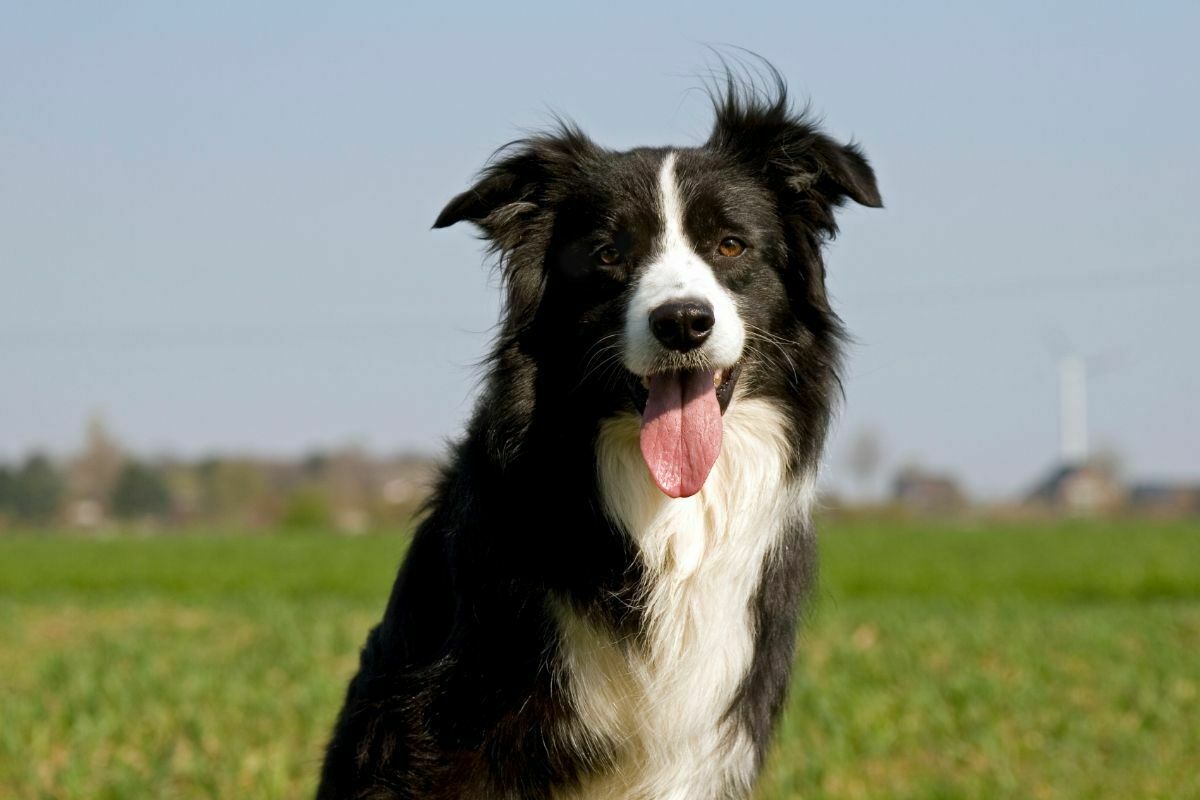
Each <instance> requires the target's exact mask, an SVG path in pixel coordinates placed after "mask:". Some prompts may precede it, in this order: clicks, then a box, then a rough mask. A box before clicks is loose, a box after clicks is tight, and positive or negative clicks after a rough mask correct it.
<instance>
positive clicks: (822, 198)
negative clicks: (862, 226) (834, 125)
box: [708, 76, 883, 234]
mask: <svg viewBox="0 0 1200 800" xmlns="http://www.w3.org/2000/svg"><path fill="white" fill-rule="evenodd" d="M714 99H715V103H714V105H715V107H716V120H715V122H714V125H713V132H712V135H711V136H710V137H709V140H708V146H709V147H713V148H717V149H721V150H724V151H725V152H727V153H729V154H731V155H732V156H734V157H735V158H736V159H737V160H739V161H741V162H742V163H744V164H746V165H747V166H749V167H750V168H751V169H752V170H753V171H754V172H755V173H756V174H759V175H761V176H762V177H763V178H765V179H766V180H767V181H768V183H769V184H770V185H771V186H772V188H773V189H774V190H775V191H776V192H777V193H778V194H779V195H780V197H781V201H782V202H784V203H785V205H787V206H789V207H790V208H789V210H790V211H795V212H798V213H802V214H803V215H804V216H805V217H806V218H807V219H808V220H809V221H810V222H811V223H813V224H815V225H817V227H819V228H822V229H824V230H825V231H826V232H828V233H830V234H832V233H835V232H836V230H837V226H836V225H835V224H834V221H833V210H834V209H835V208H837V207H838V206H840V205H842V204H843V203H844V202H845V201H846V199H847V198H848V199H850V200H853V201H854V202H856V203H859V204H860V205H864V206H870V207H871V208H879V207H881V206H882V205H883V201H882V200H881V198H880V196H879V188H878V187H877V186H876V184H875V172H874V171H873V170H872V169H871V165H870V164H869V163H867V159H866V157H865V156H864V155H863V153H862V151H861V150H860V149H859V148H858V146H857V145H854V144H840V143H838V142H836V141H834V140H833V139H831V138H830V137H829V136H826V135H825V134H824V133H822V132H821V131H820V130H819V129H818V127H817V126H816V124H815V123H813V122H811V121H810V120H809V119H808V118H807V116H806V115H805V114H804V113H802V112H801V113H797V112H794V111H792V110H791V107H790V105H789V103H788V99H787V91H786V89H785V87H784V85H783V82H782V79H779V78H778V76H776V86H775V89H774V93H773V96H771V97H764V96H763V95H762V94H761V93H758V92H756V91H754V90H753V87H750V88H748V89H745V88H739V87H738V85H737V84H736V83H735V82H734V81H732V80H730V82H729V84H728V86H727V89H726V91H725V93H724V94H723V95H721V96H719V97H717V98H714Z"/></svg>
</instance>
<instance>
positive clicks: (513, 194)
mask: <svg viewBox="0 0 1200 800" xmlns="http://www.w3.org/2000/svg"><path fill="white" fill-rule="evenodd" d="M595 149H596V148H595V145H594V144H592V142H591V140H589V139H588V138H587V137H586V136H584V135H583V133H582V132H580V131H579V130H578V129H577V128H574V127H572V126H570V125H567V124H565V123H563V124H560V126H559V128H558V129H557V130H555V131H554V132H552V133H546V134H539V135H537V136H533V137H530V138H528V139H521V140H519V141H516V142H512V143H510V144H508V145H505V146H504V147H502V148H500V150H498V151H497V153H496V155H495V156H493V160H492V161H491V163H489V164H488V165H487V166H486V167H485V168H484V169H483V172H482V173H480V176H479V179H478V180H477V181H476V183H475V185H474V186H472V187H471V188H470V189H468V190H467V191H465V192H463V193H462V194H460V195H458V196H457V197H455V198H454V199H453V200H451V201H450V202H449V203H447V204H446V207H445V208H444V209H442V213H441V214H439V215H438V218H437V220H436V221H435V222H434V223H433V227H434V228H446V227H449V226H450V225H453V224H455V223H457V222H463V221H464V220H466V221H469V222H472V223H474V224H475V225H477V226H479V228H480V229H481V230H482V231H483V233H484V235H485V236H486V237H487V238H488V239H490V240H491V241H492V243H493V245H494V246H495V247H497V248H499V249H501V250H506V249H509V248H511V247H513V246H514V245H515V244H516V242H517V241H519V239H520V236H519V234H520V228H521V225H522V223H523V222H525V221H527V220H528V218H529V217H530V216H532V215H533V214H535V213H536V212H538V211H539V210H544V209H546V208H547V206H548V205H549V201H550V197H549V195H550V192H551V190H552V187H553V185H554V184H555V182H556V181H557V180H558V179H559V178H561V177H563V176H565V175H566V174H567V173H568V172H569V171H570V170H571V169H572V168H573V167H574V166H576V165H577V164H578V163H580V160H581V159H584V158H586V157H587V155H588V154H590V153H592V152H594V151H595Z"/></svg>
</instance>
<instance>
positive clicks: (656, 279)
mask: <svg viewBox="0 0 1200 800" xmlns="http://www.w3.org/2000/svg"><path fill="white" fill-rule="evenodd" d="M658 193H659V198H658V201H659V212H660V213H661V214H662V222H663V231H662V235H661V236H660V237H659V240H658V242H657V247H656V252H657V256H656V258H655V260H654V261H653V262H652V263H651V264H650V265H649V266H648V267H647V268H646V271H645V272H644V273H642V276H641V277H640V278H639V279H638V283H637V287H636V288H635V289H634V293H633V297H632V298H631V299H630V301H629V305H628V308H627V310H626V312H625V367H626V369H628V370H629V371H630V372H632V373H633V374H635V375H648V374H650V373H651V372H653V371H654V370H655V367H656V366H657V365H658V363H659V362H660V360H661V358H662V355H663V353H664V350H663V347H662V345H660V344H659V342H658V340H657V339H656V338H655V337H654V332H653V331H652V330H651V329H650V312H651V311H653V310H654V309H656V308H658V307H659V306H661V305H662V304H663V303H668V302H671V301H674V300H704V301H706V302H708V303H709V305H711V306H712V308H713V316H714V317H715V319H716V322H715V324H714V325H713V329H712V333H710V334H709V336H708V341H707V342H705V343H704V346H703V347H701V348H700V349H699V353H700V354H701V355H703V356H704V357H705V358H706V359H707V361H708V363H709V364H710V365H711V366H713V367H715V368H717V369H720V368H723V367H731V366H733V364H734V362H736V361H737V360H738V358H739V357H740V356H741V354H742V347H743V345H744V344H745V341H746V331H745V328H744V327H743V325H742V320H741V317H740V315H739V314H738V309H737V303H736V302H734V299H733V297H732V295H730V293H729V292H728V291H727V290H726V289H725V287H724V286H722V285H721V283H720V281H718V280H717V277H716V275H714V274H713V271H712V267H710V266H709V264H708V262H707V261H705V260H704V259H703V258H701V257H700V256H699V255H697V254H696V251H695V250H694V249H693V248H692V244H691V242H689V241H688V238H687V234H686V232H685V231H684V229H683V205H684V204H683V198H681V197H680V194H679V186H678V183H677V181H676V180H675V154H674V153H668V154H667V157H666V158H664V159H663V163H662V167H661V168H660V169H659V173H658Z"/></svg>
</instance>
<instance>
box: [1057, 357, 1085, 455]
mask: <svg viewBox="0 0 1200 800" xmlns="http://www.w3.org/2000/svg"><path fill="white" fill-rule="evenodd" d="M1058 403H1059V410H1058V413H1059V418H1058V432H1059V447H1060V448H1061V450H1062V460H1063V461H1064V462H1065V463H1067V464H1082V463H1083V462H1084V461H1086V460H1087V455H1088V430H1087V364H1086V362H1085V361H1084V360H1083V358H1082V357H1081V356H1064V357H1063V359H1062V360H1061V361H1060V362H1059V365H1058Z"/></svg>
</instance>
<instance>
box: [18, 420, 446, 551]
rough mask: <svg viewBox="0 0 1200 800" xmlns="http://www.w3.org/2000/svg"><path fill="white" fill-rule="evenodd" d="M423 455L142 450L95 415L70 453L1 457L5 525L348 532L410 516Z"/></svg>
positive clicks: (422, 480)
mask: <svg viewBox="0 0 1200 800" xmlns="http://www.w3.org/2000/svg"><path fill="white" fill-rule="evenodd" d="M435 470H436V465H435V464H434V462H432V461H431V460H430V459H429V458H426V457H422V456H397V457H394V458H379V457H375V456H373V455H371V454H369V453H367V452H365V451H363V450H362V449H360V448H354V447H347V448H341V449H338V450H334V451H330V452H322V453H314V454H312V455H309V456H307V457H305V458H303V459H299V460H285V459H269V458H254V457H244V456H231V457H225V456H213V457H207V458H202V459H194V460H186V459H178V458H171V457H161V458H155V459H145V458H139V457H135V456H133V455H131V454H129V453H127V452H126V451H125V450H124V448H122V447H121V445H120V444H119V442H118V441H117V439H116V438H115V437H114V436H113V435H112V433H111V432H110V431H109V430H108V428H107V427H106V426H105V424H104V422H103V421H102V420H101V419H99V418H95V419H93V420H91V421H90V422H89V424H88V426H87V430H86V433H85V436H84V441H83V443H82V446H81V448H80V450H79V451H78V452H77V453H75V454H73V455H71V456H70V457H67V458H64V459H54V458H51V457H50V456H48V455H47V454H44V453H31V454H29V455H28V456H26V457H25V458H24V459H23V460H21V461H19V462H17V463H13V464H5V463H0V530H3V529H4V528H10V529H14V528H43V529H49V528H82V529H102V528H104V527H106V526H110V525H114V524H122V525H126V526H127V525H130V524H136V525H139V526H142V527H146V528H162V529H172V528H183V527H199V526H214V527H215V526H221V527H231V528H237V529H243V530H244V529H257V528H277V527H278V528H287V529H308V530H337V531H342V532H348V533H355V532H361V531H366V530H369V529H372V528H380V527H395V526H397V525H403V524H406V523H407V522H408V520H409V519H410V517H411V515H412V514H413V513H414V511H415V510H416V509H417V508H418V507H419V506H420V503H421V502H422V501H423V499H424V497H425V494H426V493H427V491H428V488H429V485H430V483H431V481H432V480H433V477H434V473H435Z"/></svg>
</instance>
